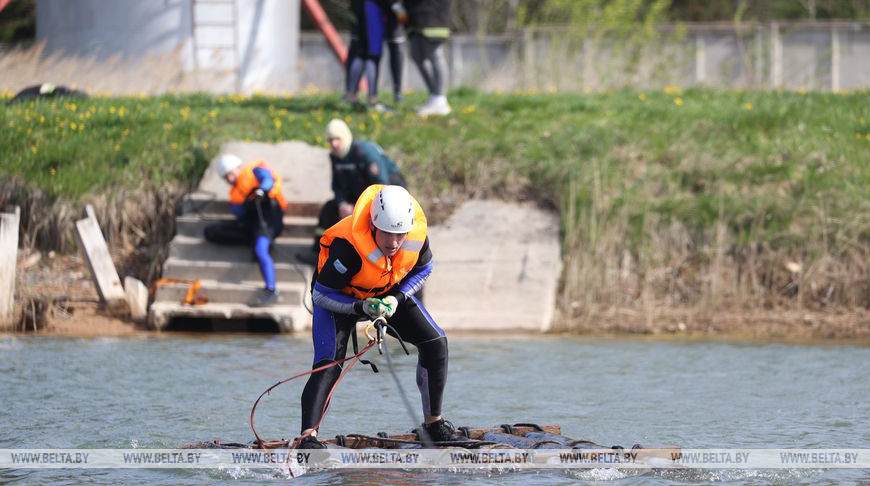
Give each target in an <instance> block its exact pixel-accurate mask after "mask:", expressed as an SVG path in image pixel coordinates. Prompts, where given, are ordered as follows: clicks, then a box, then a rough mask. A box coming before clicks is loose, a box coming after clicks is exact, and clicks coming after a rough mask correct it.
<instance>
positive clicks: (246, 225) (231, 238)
mask: <svg viewBox="0 0 870 486" xmlns="http://www.w3.org/2000/svg"><path fill="white" fill-rule="evenodd" d="M217 170H218V175H220V176H221V177H222V178H223V179H224V180H226V181H227V183H228V184H229V185H230V211H231V212H232V213H233V215H234V216H235V217H236V219H235V220H234V221H221V222H219V223H213V224H210V225H209V226H206V228H205V239H207V240H208V241H211V242H212V243H217V244H220V245H253V250H254V257H255V258H256V260H257V263H258V264H259V266H260V273H261V274H262V275H263V281H264V283H265V287H264V288H263V289H260V291H259V292H258V293H257V294H256V295H255V296H254V298H253V299H252V300H251V301H250V302H248V305H249V306H251V307H265V306H270V305H274V304H277V303H278V302H279V301H280V295H279V294H278V289H277V288H276V286H275V262H274V261H273V260H272V255H271V254H270V253H269V248H270V247H271V245H272V242H273V241H275V238H277V237H278V236H280V235H281V232H282V231H283V230H284V211H285V210H286V209H287V201H286V200H285V199H284V194H283V193H282V187H281V178H280V177H279V176H278V174H276V173H275V172H274V171H273V170H272V169H271V168H270V167H269V166H268V164H266V162H264V161H262V160H255V161H253V162H249V163H247V164H245V163H243V162H242V159H240V158H239V157H238V156H236V155H233V154H224V155H221V156H220V158H219V159H218V164H217Z"/></svg>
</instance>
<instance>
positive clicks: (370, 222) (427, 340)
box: [299, 184, 456, 449]
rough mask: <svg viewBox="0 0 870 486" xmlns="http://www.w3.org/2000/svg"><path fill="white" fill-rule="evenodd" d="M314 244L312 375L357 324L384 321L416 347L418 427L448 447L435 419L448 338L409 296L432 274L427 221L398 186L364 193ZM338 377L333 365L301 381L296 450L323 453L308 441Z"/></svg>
mask: <svg viewBox="0 0 870 486" xmlns="http://www.w3.org/2000/svg"><path fill="white" fill-rule="evenodd" d="M320 245H321V249H320V255H319V258H318V264H317V273H316V274H315V278H314V283H313V285H312V291H311V296H312V301H313V302H314V324H313V327H312V335H313V341H314V363H313V367H312V369H313V368H318V367H320V366H324V365H327V364H329V363H331V362H335V361H338V360H341V359H343V358H344V357H345V354H346V352H347V341H348V338H349V337H350V335H351V333H354V332H356V323H357V321H359V320H363V319H376V318H378V317H385V318H387V319H388V322H389V324H390V326H391V327H393V328H394V329H395V331H396V332H397V333H399V336H400V337H401V338H402V339H403V340H404V341H406V342H410V343H411V344H413V345H414V346H416V347H417V351H418V361H417V386H418V387H419V389H420V394H421V396H422V398H423V415H424V424H423V428H424V429H425V430H426V432H427V433H428V434H429V436H430V437H431V438H432V440H434V441H436V442H439V441H445V440H454V439H455V438H456V434H455V431H454V428H453V425H452V424H451V423H450V422H447V421H445V420H444V419H443V418H442V417H441V401H442V394H443V392H444V385H445V384H446V382H447V337H446V336H445V335H444V331H443V330H442V329H441V328H440V327H438V325H437V324H435V321H434V320H433V319H432V316H430V315H429V313H428V312H427V311H426V309H425V307H423V304H422V303H421V302H420V301H419V300H418V299H417V298H416V297H415V295H414V294H415V293H416V292H417V290H419V289H420V287H421V286H422V285H423V282H424V281H425V280H426V278H428V277H429V274H430V273H431V272H432V252H431V250H430V249H429V239H428V238H427V236H426V216H425V214H424V213H423V209H422V208H421V207H420V204H418V203H417V201H416V200H414V198H413V197H411V195H410V194H409V193H408V191H407V190H405V189H404V188H403V187H400V186H390V185H379V184H378V185H372V186H369V187H368V188H367V189H366V190H365V191H363V193H362V194H361V195H360V197H359V199H357V201H356V204H355V205H354V209H353V214H351V215H350V216H347V217H345V218H344V219H342V220H341V221H339V222H338V223H337V224H335V225H334V226H332V227H331V228H329V229H328V230H326V232H325V233H324V234H323V237H322V238H321V239H320ZM390 333H391V334H392V331H390ZM340 372H341V368H340V367H339V366H332V367H330V368H327V369H325V370H321V371H318V372H316V373H313V374H312V375H311V377H310V378H309V379H308V383H307V384H306V385H305V389H304V390H303V392H302V441H301V442H300V444H299V448H301V449H314V448H322V447H324V444H323V443H321V442H319V441H318V440H317V439H316V438H315V437H316V435H317V427H318V426H319V424H320V421H321V417H322V414H323V411H324V409H325V406H326V404H327V396H328V395H329V392H330V390H331V389H332V387H333V385H334V384H335V382H336V380H337V379H338V375H339V373H340Z"/></svg>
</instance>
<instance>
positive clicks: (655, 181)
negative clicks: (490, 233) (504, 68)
mask: <svg viewBox="0 0 870 486" xmlns="http://www.w3.org/2000/svg"><path fill="white" fill-rule="evenodd" d="M417 98H419V95H417ZM414 100H415V101H416V98H415V99H414ZM450 100H451V103H452V105H453V108H454V114H453V115H451V116H449V117H446V118H437V119H428V120H423V119H419V118H417V117H416V116H414V115H413V114H412V113H411V112H409V111H407V110H406V111H400V112H398V113H395V114H386V115H384V114H381V115H378V114H369V113H354V112H346V111H342V109H341V106H340V105H339V104H338V98H337V96H309V97H294V98H275V97H265V96H253V97H240V96H207V95H185V96H171V95H167V96H161V97H155V98H91V99H87V100H75V101H73V100H67V101H41V102H37V103H32V102H31V103H24V104H15V105H10V106H3V107H0V127H2V131H0V161H2V163H0V176H2V177H3V178H9V177H18V178H22V179H24V180H25V181H26V182H27V183H28V184H30V185H31V186H32V187H35V188H40V189H41V190H42V191H44V193H45V194H47V195H49V197H51V198H55V199H60V200H69V201H77V200H79V199H81V198H83V197H85V196H87V195H92V194H95V193H96V194H102V193H111V192H112V191H113V190H115V189H116V188H118V187H125V188H137V187H142V186H143V184H144V185H153V186H160V185H162V184H166V183H167V182H176V183H178V182H180V183H183V184H187V183H193V182H195V181H196V179H197V178H198V177H199V175H200V174H201V173H202V171H203V170H204V169H205V167H206V165H207V161H208V160H209V159H210V158H211V157H213V156H214V155H215V153H216V151H217V149H218V148H219V146H220V144H221V143H222V142H224V141H227V140H256V141H265V142H278V141H283V140H288V139H298V140H302V141H305V142H308V143H311V144H318V145H325V142H324V140H323V139H322V131H323V127H324V126H325V124H326V122H327V121H328V120H329V119H330V118H332V117H342V118H344V119H345V120H347V121H348V124H349V125H350V127H351V129H352V130H353V131H354V134H355V136H357V137H359V138H363V139H370V140H375V141H377V142H378V143H379V144H381V145H382V146H383V147H384V148H385V149H386V150H387V152H388V153H390V154H391V155H392V156H393V158H394V159H396V160H397V161H399V163H400V165H401V166H402V167H403V169H404V171H405V172H406V174H407V175H408V177H409V180H410V181H411V185H412V186H413V189H414V192H416V193H417V194H419V195H421V196H422V199H424V200H431V199H432V198H434V197H437V196H439V195H442V194H444V193H448V192H449V193H451V194H465V195H468V194H476V195H492V196H497V197H504V198H508V199H533V200H536V201H540V202H542V203H544V204H547V205H549V206H550V207H554V208H557V209H559V210H560V211H561V213H562V215H563V234H564V248H565V253H566V259H568V260H570V259H571V258H572V257H578V255H580V254H581V253H583V252H592V251H597V252H605V253H608V254H610V253H612V254H613V255H623V254H625V253H626V252H627V253H628V254H629V255H630V256H631V260H633V261H634V262H635V263H634V265H633V267H632V268H633V269H632V272H644V271H651V270H652V269H654V268H658V267H661V266H663V265H665V266H666V265H668V264H669V263H668V260H669V259H673V258H675V257H676V255H682V254H684V253H687V252H688V253H695V254H697V255H701V256H702V257H703V258H702V259H701V260H702V261H711V259H712V258H713V257H712V256H711V255H713V254H714V253H715V252H717V251H719V252H725V253H728V255H730V257H731V258H734V259H735V260H734V262H739V261H742V260H740V258H738V256H736V255H745V253H746V251H748V250H751V251H752V252H755V253H757V254H759V255H761V254H766V255H776V258H785V257H788V258H792V259H798V260H800V261H801V262H802V263H803V264H804V268H808V267H809V266H811V263H812V262H817V261H819V259H820V258H822V256H825V257H828V258H829V259H831V258H832V259H833V260H835V261H838V262H840V263H841V264H842V265H846V266H847V267H849V266H851V268H855V267H854V265H853V263H854V262H853V260H856V259H859V260H860V258H858V255H866V254H867V253H868V251H867V249H868V247H870V244H868V242H870V220H868V215H870V212H868V210H870V195H868V189H867V188H868V183H870V103H868V101H870V97H868V93H866V92H857V93H849V94H820V93H795V92H749V91H746V92H739V91H728V92H718V91H708V90H694V89H693V90H688V91H680V90H677V89H667V90H665V91H657V92H643V93H639V92H632V91H621V92H612V93H604V94H587V95H578V94H541V93H512V94H482V93H479V92H476V91H473V90H468V89H462V90H458V91H456V92H454V93H451V97H450ZM722 227H724V228H725V235H726V238H724V239H723V236H722V233H721V232H722V230H721V228H722ZM675 228H677V229H678V230H679V231H678V232H679V233H680V234H683V235H687V236H684V237H681V238H683V239H682V240H680V241H681V242H680V243H674V242H671V243H668V244H665V243H662V242H661V241H662V240H663V239H665V240H666V239H668V238H671V236H673V235H674V234H676V233H674V231H677V230H676V229H675ZM717 228H719V229H718V230H717ZM717 231H719V233H717ZM668 235H670V236H668ZM717 235H718V236H717ZM723 241H724V242H725V244H726V247H725V248H721V246H722V245H723ZM668 245H671V246H673V247H672V248H670V247H669V248H663V246H664V247H667V246H668ZM681 246H682V247H685V248H682V247H681ZM591 247H595V248H591ZM589 255H591V253H590V254H589ZM589 255H587V256H589ZM590 258H591V256H590ZM620 258H622V257H620ZM741 258H742V257H741ZM861 258H863V257H861ZM622 259H624V258H622ZM584 261H587V260H584ZM770 264H771V265H776V261H775V260H771V262H770ZM860 268H861V270H860V271H861V272H863V271H864V270H863V268H864V267H863V263H862V266H861V267H860ZM856 271H857V270H856ZM759 275H760V274H759ZM862 275H863V274H862ZM774 277H775V276H774ZM774 277H770V278H771V279H772V280H771V282H773V281H774V280H776V278H774ZM608 278H609V277H607V275H606V271H605V269H603V268H602V269H600V274H598V273H595V272H592V273H591V276H590V277H589V280H590V283H589V284H588V285H589V286H590V288H591V286H592V282H593V281H594V280H595V279H599V280H600V279H604V280H607V279H608ZM759 278H760V279H761V280H762V281H764V278H765V277H764V276H763V275H760V276H759ZM841 280H842V279H841ZM578 285H579V284H578ZM735 285H736V286H738V287H739V286H740V285H742V284H741V283H739V282H737V283H735ZM765 285H767V287H768V288H769V289H774V288H775V287H776V285H778V284H776V283H775V282H774V283H770V284H765ZM843 285H845V284H843ZM862 285H863V284H862ZM866 286H867V285H864V287H866ZM735 288H736V287H735ZM861 288H863V287H861ZM589 291H592V290H589ZM579 292H580V293H581V294H583V292H586V291H579ZM596 292H597V291H596ZM861 292H863V290H862V291H861ZM665 293H666V292H665ZM584 295H585V294H584ZM596 295H597V297H596V298H601V296H600V295H598V294H596ZM861 295H863V294H861ZM574 297H576V296H573V297H571V298H574ZM859 297H860V296H854V295H853V297H850V299H851V300H849V299H847V300H849V301H850V302H852V301H856V302H857V300H855V299H859Z"/></svg>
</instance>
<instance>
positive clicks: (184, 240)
mask: <svg viewBox="0 0 870 486" xmlns="http://www.w3.org/2000/svg"><path fill="white" fill-rule="evenodd" d="M311 241H312V240H311V239H310V238H283V237H282V238H278V239H276V240H275V243H274V244H273V245H272V258H273V259H275V261H280V262H292V261H295V255H296V253H297V252H299V251H301V250H307V249H309V248H311ZM169 256H170V257H172V258H178V259H181V260H201V261H220V262H239V263H244V262H253V261H254V253H253V250H252V249H251V247H247V246H223V245H216V244H214V243H210V242H208V241H206V240H205V238H190V237H186V236H182V235H176V236H175V238H173V239H172V243H171V246H170V248H169Z"/></svg>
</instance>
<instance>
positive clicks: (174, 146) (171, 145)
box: [169, 142, 178, 149]
mask: <svg viewBox="0 0 870 486" xmlns="http://www.w3.org/2000/svg"><path fill="white" fill-rule="evenodd" d="M169 146H170V147H172V148H173V149H177V148H178V144H177V143H175V142H172V143H171V144H169Z"/></svg>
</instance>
